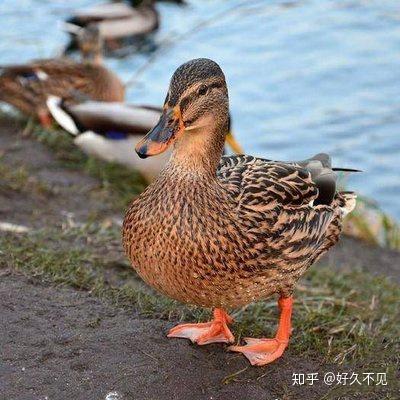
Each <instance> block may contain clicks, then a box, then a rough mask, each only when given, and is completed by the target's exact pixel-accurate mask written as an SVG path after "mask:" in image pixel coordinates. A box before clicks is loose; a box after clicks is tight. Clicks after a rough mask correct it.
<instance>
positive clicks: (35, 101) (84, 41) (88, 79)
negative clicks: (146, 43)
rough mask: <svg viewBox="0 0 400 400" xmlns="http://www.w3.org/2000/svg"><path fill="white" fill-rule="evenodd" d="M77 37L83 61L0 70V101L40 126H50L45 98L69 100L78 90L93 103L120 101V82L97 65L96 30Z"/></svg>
mask: <svg viewBox="0 0 400 400" xmlns="http://www.w3.org/2000/svg"><path fill="white" fill-rule="evenodd" d="M78 36H79V44H80V50H81V53H82V56H83V59H84V60H83V61H82V62H80V63H78V62H75V61H73V60H69V59H66V58H61V59H48V60H38V61H33V62H31V63H29V64H22V65H10V66H4V67H0V101H4V102H6V103H9V104H11V105H12V106H14V107H16V108H18V109H19V110H20V111H22V112H23V113H25V114H27V115H30V116H35V117H38V118H39V120H40V121H41V123H42V124H43V125H44V126H49V125H50V124H51V120H50V118H49V112H48V109H47V106H46V100H47V97H48V96H49V95H55V96H60V97H63V98H64V99H66V100H67V101H68V100H71V101H72V100H73V96H75V93H76V92H77V91H78V92H80V93H82V94H85V95H86V96H88V97H89V98H91V99H93V100H100V101H122V100H123V99H124V92H125V90H124V86H123V84H122V82H121V81H120V80H119V78H118V77H117V76H116V75H115V74H114V73H113V72H111V71H110V70H108V69H107V68H106V67H105V66H103V65H102V64H101V48H102V41H101V39H100V37H99V34H98V31H97V29H96V28H91V29H86V30H82V31H81V32H80V34H78Z"/></svg>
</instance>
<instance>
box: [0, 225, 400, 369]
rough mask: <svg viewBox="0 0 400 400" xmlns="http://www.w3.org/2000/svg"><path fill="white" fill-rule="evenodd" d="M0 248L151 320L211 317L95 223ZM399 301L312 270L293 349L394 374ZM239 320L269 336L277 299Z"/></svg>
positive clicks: (5, 257) (380, 281)
mask: <svg viewBox="0 0 400 400" xmlns="http://www.w3.org/2000/svg"><path fill="white" fill-rule="evenodd" d="M88 238H89V239H90V240H89V239H88ZM0 248H1V249H2V252H1V254H0V267H3V268H11V269H16V270H18V271H21V272H23V273H25V274H28V275H30V276H35V277H37V278H39V279H40V280H42V281H46V282H49V283H52V284H61V285H69V286H72V287H75V288H77V289H80V290H87V291H90V292H91V293H92V294H93V295H95V296H98V297H100V298H105V299H107V300H109V301H111V302H112V303H114V304H115V305H116V306H118V307H123V308H126V309H129V310H131V311H135V312H136V313H137V314H140V315H142V316H145V317H151V318H162V319H172V320H187V321H198V320H205V319H206V318H207V317H208V311H205V310H202V309H199V308H196V307H185V306H182V305H180V304H179V303H177V302H175V301H173V300H170V299H168V298H166V297H164V296H161V295H159V294H157V293H155V292H153V291H152V290H151V289H150V288H148V287H147V286H145V285H144V284H143V283H142V282H141V281H140V279H139V278H138V277H137V276H136V275H135V273H134V272H133V271H132V270H131V268H130V266H129V265H128V263H127V262H126V260H125V258H124V256H123V254H122V250H119V249H120V248H121V245H120V229H119V227H116V226H111V227H102V226H101V225H99V224H95V223H94V224H90V225H85V226H81V227H76V228H69V229H65V230H63V231H56V230H51V231H49V230H42V231H39V232H35V233H31V234H29V235H23V236H21V235H8V236H4V237H1V238H0ZM112 252H114V255H113V256H112V257H110V256H108V257H107V255H109V254H110V253H112ZM399 298H400V288H399V286H397V285H395V284H392V283H390V282H389V281H388V280H387V279H385V278H382V277H372V276H371V275H369V274H367V273H364V272H361V271H353V272H350V273H343V274H342V273H341V274H338V273H337V272H336V271H333V270H331V269H325V268H313V269H312V270H311V271H310V272H309V273H308V274H307V276H306V279H305V280H303V281H302V282H301V284H300V289H299V290H298V292H297V295H296V303H295V312H294V320H293V326H294V328H295V329H294V332H293V336H292V340H291V349H292V351H294V352H295V353H296V354H303V355H309V356H316V355H317V356H318V357H323V358H324V359H325V360H326V361H327V362H333V363H336V364H343V363H347V362H350V361H351V362H356V363H357V364H359V363H361V362H365V363H366V364H365V365H374V366H385V368H389V369H393V368H394V364H395V362H396V354H397V355H398V354H399V351H400V347H399V341H398V337H399V335H400V330H399V324H398V321H399V320H400V314H399V310H398V299H399ZM233 316H234V318H235V321H236V322H235V324H234V326H233V329H234V332H235V334H236V338H237V339H240V338H241V337H243V336H257V337H260V336H266V337H270V336H272V335H273V334H274V332H275V329H276V323H277V318H278V314H277V309H276V301H275V300H272V299H271V301H267V302H260V303H256V304H253V305H250V306H248V307H246V308H244V309H241V310H235V311H234V312H233ZM368 363H369V364H368ZM363 365H364V364H363Z"/></svg>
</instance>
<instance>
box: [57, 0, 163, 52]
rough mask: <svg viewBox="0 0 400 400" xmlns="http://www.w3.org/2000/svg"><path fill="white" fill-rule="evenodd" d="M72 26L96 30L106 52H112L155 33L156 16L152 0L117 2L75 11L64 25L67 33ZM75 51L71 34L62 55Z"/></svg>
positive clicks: (75, 44)
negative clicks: (126, 42)
mask: <svg viewBox="0 0 400 400" xmlns="http://www.w3.org/2000/svg"><path fill="white" fill-rule="evenodd" d="M71 25H73V26H79V27H82V28H87V27H89V26H96V27H97V28H98V30H99V33H100V36H101V37H102V39H103V40H104V43H105V48H106V50H115V49H117V48H119V47H121V46H122V45H123V44H125V43H124V42H125V41H126V40H132V39H138V38H143V37H145V36H146V35H148V34H150V33H152V32H154V31H156V30H157V29H158V26H159V15H158V12H157V9H156V8H155V6H154V1H153V0H136V1H131V2H123V1H118V2H112V3H103V4H97V5H94V6H90V7H86V8H82V9H80V10H77V11H76V13H75V14H74V15H73V16H72V17H71V18H69V19H68V20H67V22H66V25H65V27H66V30H67V31H69V30H70V27H71ZM72 33H73V32H72ZM76 48H77V43H76V36H75V35H73V34H72V35H71V40H70V42H69V44H68V45H67V47H66V49H65V52H66V53H68V52H69V51H71V50H75V49H76Z"/></svg>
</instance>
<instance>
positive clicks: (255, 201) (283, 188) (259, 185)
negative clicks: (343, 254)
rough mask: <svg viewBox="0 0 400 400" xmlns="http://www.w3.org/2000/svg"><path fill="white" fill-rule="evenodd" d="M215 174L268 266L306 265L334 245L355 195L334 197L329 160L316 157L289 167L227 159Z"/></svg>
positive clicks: (248, 159) (242, 158) (336, 194)
mask: <svg viewBox="0 0 400 400" xmlns="http://www.w3.org/2000/svg"><path fill="white" fill-rule="evenodd" d="M217 174H218V178H219V181H220V183H221V185H222V186H223V187H224V188H225V189H226V190H227V191H228V192H229V193H230V195H231V196H232V198H233V200H234V203H235V204H236V206H237V211H238V213H239V215H240V216H241V218H242V220H243V223H244V225H245V226H246V229H247V232H251V233H253V234H254V235H255V237H256V238H260V239H256V241H255V244H254V249H255V250H256V249H258V248H260V249H263V248H264V247H263V246H265V245H266V246H267V247H268V250H267V251H266V253H265V254H267V258H268V260H266V264H268V263H269V264H270V265H278V264H279V263H281V264H282V263H283V264H282V265H285V264H287V268H289V269H290V268H294V269H296V268H299V265H306V264H307V263H308V261H310V263H308V265H310V264H311V261H312V260H315V259H317V258H318V257H320V256H321V255H322V254H323V253H324V252H326V251H327V250H328V249H329V248H330V247H331V246H332V245H333V244H335V243H336V242H337V240H338V238H339V235H340V231H341V223H342V219H343V217H344V216H345V215H346V214H347V213H348V212H350V211H351V210H352V209H353V208H354V206H355V195H354V194H353V193H344V192H336V174H335V172H334V171H333V169H332V168H331V167H330V160H329V163H328V159H326V158H325V157H324V158H323V159H320V157H319V155H317V156H316V157H313V158H312V159H309V160H305V161H300V162H293V163H285V162H276V161H270V160H264V159H260V158H256V157H251V156H228V157H223V158H222V160H221V163H220V166H219V169H218V173H217ZM332 182H333V183H334V185H335V186H334V195H333V198H332V196H331V192H332ZM328 200H329V203H328V204H324V202H326V201H328ZM261 251H262V252H265V250H261ZM274 254H275V255H276V259H275V258H274V256H273V255H274ZM307 260H308V261H307ZM285 268H286V267H285Z"/></svg>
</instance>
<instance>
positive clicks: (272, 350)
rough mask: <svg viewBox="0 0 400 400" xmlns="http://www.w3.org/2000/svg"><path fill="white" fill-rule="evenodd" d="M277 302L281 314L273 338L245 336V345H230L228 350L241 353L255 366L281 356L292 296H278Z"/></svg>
mask: <svg viewBox="0 0 400 400" xmlns="http://www.w3.org/2000/svg"><path fill="white" fill-rule="evenodd" d="M278 304H279V308H280V310H281V315H280V319H279V326H278V331H277V333H276V336H275V338H274V339H253V338H245V339H244V341H245V342H246V345H245V346H230V347H229V348H228V350H230V351H235V352H239V353H242V354H243V355H244V356H246V357H247V359H248V360H249V361H250V363H251V365H257V366H262V365H266V364H269V363H271V362H273V361H275V360H276V359H277V358H279V357H281V356H282V354H283V352H284V351H285V349H286V347H287V346H288V344H289V337H290V333H291V318H292V307H293V298H291V297H286V298H280V299H279V302H278Z"/></svg>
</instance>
